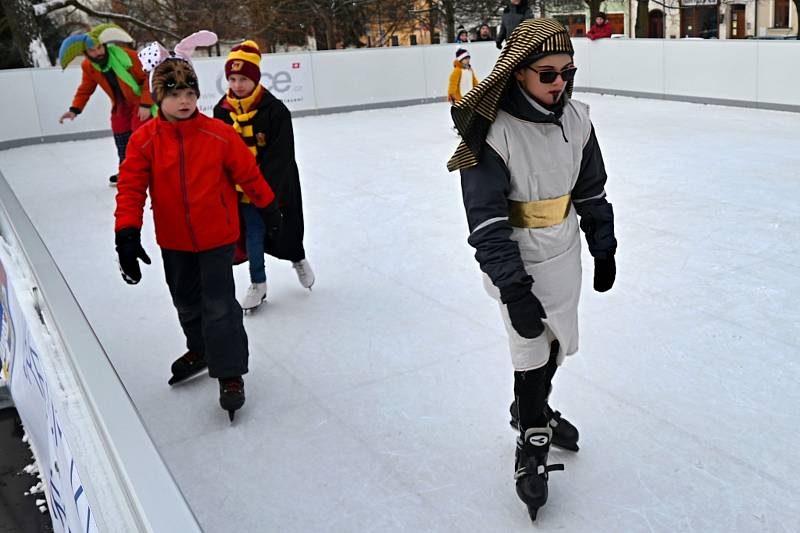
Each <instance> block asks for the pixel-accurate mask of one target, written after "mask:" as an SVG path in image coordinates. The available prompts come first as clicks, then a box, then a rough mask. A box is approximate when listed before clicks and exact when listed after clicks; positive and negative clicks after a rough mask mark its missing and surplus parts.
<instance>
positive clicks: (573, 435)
mask: <svg viewBox="0 0 800 533" xmlns="http://www.w3.org/2000/svg"><path fill="white" fill-rule="evenodd" d="M508 410H509V412H510V413H511V421H510V422H509V423H510V424H511V427H512V428H514V429H516V430H517V431H519V414H518V413H517V402H516V400H515V401H513V402H511V406H510V407H509V408H508ZM544 414H545V416H546V417H547V420H548V424H549V426H550V427H551V428H553V445H554V446H558V447H559V448H564V449H565V450H570V451H573V452H577V451H578V450H579V449H580V448H578V437H579V435H578V428H576V427H575V426H574V425H573V424H572V423H571V422H570V421H569V420H567V419H566V418H564V417H563V416H561V412H560V411H553V409H552V408H551V407H550V404H549V403H546V404H545V405H544Z"/></svg>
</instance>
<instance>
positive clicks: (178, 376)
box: [169, 350, 208, 385]
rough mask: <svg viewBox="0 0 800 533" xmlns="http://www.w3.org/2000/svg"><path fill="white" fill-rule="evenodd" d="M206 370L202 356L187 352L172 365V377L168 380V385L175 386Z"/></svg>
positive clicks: (206, 365)
mask: <svg viewBox="0 0 800 533" xmlns="http://www.w3.org/2000/svg"><path fill="white" fill-rule="evenodd" d="M206 368H208V364H207V363H206V359H205V357H204V356H203V354H201V353H198V352H193V351H192V350H189V351H188V352H186V353H185V354H183V355H182V356H180V357H178V358H177V359H175V362H174V363H172V377H171V378H169V384H170V385H175V384H176V383H180V382H181V381H184V380H187V379H189V378H190V377H192V376H195V375H197V374H199V373H200V372H202V371H204V370H205V369H206Z"/></svg>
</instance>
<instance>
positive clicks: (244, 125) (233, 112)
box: [225, 84, 264, 155]
mask: <svg viewBox="0 0 800 533" xmlns="http://www.w3.org/2000/svg"><path fill="white" fill-rule="evenodd" d="M263 94H264V87H263V86H262V85H261V84H258V85H256V88H255V89H254V90H253V92H252V94H250V96H247V97H245V98H237V97H236V95H235V94H234V93H233V91H231V90H230V89H229V90H228V93H227V94H226V95H225V101H226V102H227V103H228V107H229V109H230V110H229V114H230V117H231V120H232V121H233V129H234V130H236V133H238V134H239V136H240V137H241V138H242V139H243V140H244V142H245V144H247V147H248V148H249V149H250V152H252V154H253V155H256V154H257V146H256V140H255V137H254V136H253V118H254V117H255V116H256V113H258V104H259V103H260V102H261V97H262V96H263Z"/></svg>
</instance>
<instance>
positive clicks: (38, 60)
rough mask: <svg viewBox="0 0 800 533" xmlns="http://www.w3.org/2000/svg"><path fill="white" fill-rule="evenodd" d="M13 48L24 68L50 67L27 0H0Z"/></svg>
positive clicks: (36, 23) (31, 6)
mask: <svg viewBox="0 0 800 533" xmlns="http://www.w3.org/2000/svg"><path fill="white" fill-rule="evenodd" d="M0 7H2V8H3V14H4V15H5V17H4V18H5V22H6V24H7V25H8V29H9V30H10V32H11V35H12V38H13V42H14V46H15V47H16V49H17V52H18V53H19V56H20V58H21V59H22V63H23V64H24V65H25V66H26V67H43V66H50V64H51V63H50V59H49V58H48V55H47V49H46V48H45V46H44V42H43V41H42V30H41V28H40V27H39V23H38V21H37V20H36V14H35V12H34V5H33V3H32V2H30V1H28V0H0Z"/></svg>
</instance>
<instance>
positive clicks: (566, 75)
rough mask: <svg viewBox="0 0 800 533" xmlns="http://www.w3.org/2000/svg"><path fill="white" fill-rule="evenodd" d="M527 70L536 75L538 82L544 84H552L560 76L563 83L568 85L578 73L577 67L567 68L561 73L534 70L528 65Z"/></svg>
mask: <svg viewBox="0 0 800 533" xmlns="http://www.w3.org/2000/svg"><path fill="white" fill-rule="evenodd" d="M527 68H529V69H531V70H532V71H534V72H535V73H537V74H538V75H539V81H540V82H542V83H545V84H549V83H553V82H554V81H556V78H558V77H559V76H561V79H562V80H564V83H569V82H571V81H572V80H574V79H575V73H576V72H578V67H569V68H565V69H564V70H562V71H558V70H536V69H535V68H533V67H532V66H530V65H528V67H527Z"/></svg>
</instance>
